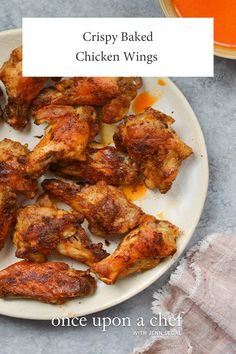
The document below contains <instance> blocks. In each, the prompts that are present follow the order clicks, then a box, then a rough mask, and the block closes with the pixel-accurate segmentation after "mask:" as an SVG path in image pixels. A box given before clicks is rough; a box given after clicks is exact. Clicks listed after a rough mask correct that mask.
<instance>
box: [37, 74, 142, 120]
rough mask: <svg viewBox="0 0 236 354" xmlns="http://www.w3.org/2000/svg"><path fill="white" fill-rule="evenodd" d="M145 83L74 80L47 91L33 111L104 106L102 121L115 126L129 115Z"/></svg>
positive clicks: (115, 79)
mask: <svg viewBox="0 0 236 354" xmlns="http://www.w3.org/2000/svg"><path fill="white" fill-rule="evenodd" d="M141 85H142V82H141V79H140V78H137V77H130V78H125V77H74V78H71V79H65V80H62V81H60V82H59V83H57V84H56V86H55V88H53V87H50V88H47V89H45V90H44V91H43V92H42V93H41V94H40V95H39V96H38V97H37V98H36V99H35V100H34V102H33V109H34V111H37V110H38V109H39V108H40V107H42V106H45V105H50V104H54V105H55V104H56V105H58V104H59V105H71V106H74V105H80V106H81V105H91V106H103V109H102V117H101V118H102V120H103V121H104V122H105V123H114V122H118V121H119V120H121V119H122V118H123V117H124V115H125V114H126V113H127V111H128V109H129V106H130V102H131V100H132V99H133V98H134V97H135V96H136V94H137V90H138V89H139V88H140V87H141Z"/></svg>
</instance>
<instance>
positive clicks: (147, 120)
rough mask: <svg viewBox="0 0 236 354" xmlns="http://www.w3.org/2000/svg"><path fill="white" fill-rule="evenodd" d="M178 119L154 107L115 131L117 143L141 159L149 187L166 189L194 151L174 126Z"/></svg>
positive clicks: (119, 147)
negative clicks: (180, 136)
mask: <svg viewBox="0 0 236 354" xmlns="http://www.w3.org/2000/svg"><path fill="white" fill-rule="evenodd" d="M173 123H174V119H173V118H172V117H170V116H167V115H166V114H164V113H161V112H159V111H156V110H154V109H152V108H149V109H147V110H146V111H145V112H144V113H142V114H138V115H136V116H134V115H133V116H129V117H127V118H126V119H125V121H124V123H123V124H121V125H120V126H119V127H118V131H117V132H116V133H115V135H114V141H115V144H116V147H117V148H118V149H120V150H121V151H124V152H128V154H129V156H130V157H131V158H133V159H134V160H135V161H137V162H139V164H140V169H141V171H142V172H143V174H144V176H145V178H146V180H145V183H146V185H147V186H148V187H149V188H151V189H152V188H155V187H156V188H158V189H159V190H160V192H161V193H166V192H167V191H168V190H169V189H170V188H171V186H172V183H173V181H174V180H175V178H176V176H177V174H178V172H179V168H180V166H181V163H182V161H183V160H184V159H186V158H187V157H188V156H190V155H191V154H192V153H193V151H192V149H191V148H190V147H189V146H188V145H186V144H185V143H184V142H183V141H182V140H181V139H180V138H179V136H178V135H177V134H176V132H175V131H174V130H173V129H172V128H171V127H170V126H171V124H173Z"/></svg>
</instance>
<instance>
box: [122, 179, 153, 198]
mask: <svg viewBox="0 0 236 354" xmlns="http://www.w3.org/2000/svg"><path fill="white" fill-rule="evenodd" d="M123 192H124V194H125V195H126V197H127V198H128V199H129V200H130V201H133V200H137V199H141V198H143V197H144V196H145V195H146V193H147V187H146V186H145V184H144V183H143V182H139V183H135V184H132V185H130V186H125V187H123Z"/></svg>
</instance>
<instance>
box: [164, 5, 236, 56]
mask: <svg viewBox="0 0 236 354" xmlns="http://www.w3.org/2000/svg"><path fill="white" fill-rule="evenodd" d="M159 2H160V5H161V8H162V10H163V12H164V14H165V15H166V16H167V17H213V18H214V53H215V55H217V56H220V57H224V58H229V59H236V0H160V1H159Z"/></svg>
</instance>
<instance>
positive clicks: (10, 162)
mask: <svg viewBox="0 0 236 354" xmlns="http://www.w3.org/2000/svg"><path fill="white" fill-rule="evenodd" d="M28 156H29V150H28V148H27V145H22V144H21V143H19V142H17V141H13V140H10V139H4V140H2V141H1V142H0V184H1V185H4V186H8V187H10V188H11V189H12V190H13V191H14V192H21V193H23V194H25V195H26V196H27V197H28V198H33V197H34V196H35V194H36V192H37V189H38V182H37V180H36V179H34V178H30V176H29V175H28V174H27V173H26V166H27V164H28Z"/></svg>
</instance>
